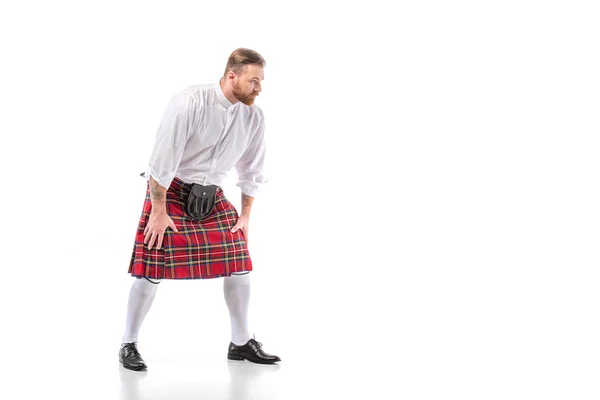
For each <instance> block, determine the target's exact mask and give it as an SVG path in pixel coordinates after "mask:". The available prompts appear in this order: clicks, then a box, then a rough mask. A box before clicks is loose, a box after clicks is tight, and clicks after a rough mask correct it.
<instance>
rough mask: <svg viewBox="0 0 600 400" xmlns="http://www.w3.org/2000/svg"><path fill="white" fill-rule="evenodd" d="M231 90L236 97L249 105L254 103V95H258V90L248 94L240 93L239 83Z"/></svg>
mask: <svg viewBox="0 0 600 400" xmlns="http://www.w3.org/2000/svg"><path fill="white" fill-rule="evenodd" d="M232 92H233V95H234V96H235V98H236V99H238V100H239V101H241V102H242V103H244V104H245V105H247V106H251V105H252V104H253V103H254V99H256V96H258V92H253V93H250V94H244V93H242V92H241V90H240V88H239V85H237V84H236V85H235V86H234V87H233V91H232Z"/></svg>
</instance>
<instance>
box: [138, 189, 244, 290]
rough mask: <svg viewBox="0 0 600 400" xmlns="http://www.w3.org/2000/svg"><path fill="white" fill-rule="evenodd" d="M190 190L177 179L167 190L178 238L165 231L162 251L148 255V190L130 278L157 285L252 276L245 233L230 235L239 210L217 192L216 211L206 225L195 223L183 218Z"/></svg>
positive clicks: (150, 203) (205, 221) (207, 219)
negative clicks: (169, 281) (240, 274)
mask: <svg viewBox="0 0 600 400" xmlns="http://www.w3.org/2000/svg"><path fill="white" fill-rule="evenodd" d="M190 186H191V185H190V184H186V183H184V182H183V181H181V180H180V179H179V178H175V179H174V180H173V182H172V183H171V186H170V187H169V189H168V190H167V213H168V214H169V216H170V217H171V218H172V219H173V222H174V223H175V226H176V227H177V230H178V231H179V232H177V233H176V232H174V231H173V230H172V229H171V228H167V229H166V231H165V234H164V238H163V245H162V246H161V248H160V249H158V250H157V249H156V245H154V246H153V247H152V250H148V246H147V245H144V229H146V224H147V223H148V219H149V218H150V211H151V210H152V202H151V200H150V187H149V185H148V187H147V189H146V200H145V201H144V208H143V210H142V216H141V217H140V222H139V225H138V229H137V233H136V235H135V245H134V248H133V254H132V256H131V262H130V264H129V271H128V272H129V273H130V274H131V275H132V276H136V277H147V278H151V279H152V278H154V279H205V278H218V277H222V276H229V275H231V274H232V273H238V272H245V271H252V260H251V259H250V253H249V252H248V246H247V245H246V240H245V238H244V234H243V233H242V231H241V230H238V231H237V232H235V233H231V228H233V226H234V225H235V223H236V222H237V219H238V213H237V210H236V209H235V207H234V206H233V205H232V204H231V203H230V202H229V200H227V198H226V197H225V195H224V193H223V189H222V188H221V187H219V188H218V190H217V198H216V204H215V209H214V210H213V212H212V213H211V214H210V215H209V216H208V217H207V218H205V219H204V220H202V221H194V220H192V219H191V218H190V217H188V216H187V215H186V214H185V212H184V199H185V196H187V193H189V190H190Z"/></svg>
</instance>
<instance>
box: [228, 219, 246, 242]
mask: <svg viewBox="0 0 600 400" xmlns="http://www.w3.org/2000/svg"><path fill="white" fill-rule="evenodd" d="M249 228H250V217H248V216H247V215H243V214H242V215H241V216H240V217H239V218H238V220H237V222H236V224H235V225H234V226H233V228H231V232H234V233H235V232H237V231H238V230H240V229H241V230H242V233H243V234H244V238H245V239H246V244H248V229H249Z"/></svg>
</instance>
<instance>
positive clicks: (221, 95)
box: [215, 82, 233, 108]
mask: <svg viewBox="0 0 600 400" xmlns="http://www.w3.org/2000/svg"><path fill="white" fill-rule="evenodd" d="M215 91H216V92H217V100H219V103H221V105H222V106H223V107H225V108H229V107H231V106H232V105H233V104H232V103H231V102H230V101H229V100H228V99H227V97H225V94H224V93H223V90H222V89H221V84H220V83H219V82H217V83H216V84H215Z"/></svg>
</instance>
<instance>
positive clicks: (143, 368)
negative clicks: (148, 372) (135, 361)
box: [119, 360, 147, 371]
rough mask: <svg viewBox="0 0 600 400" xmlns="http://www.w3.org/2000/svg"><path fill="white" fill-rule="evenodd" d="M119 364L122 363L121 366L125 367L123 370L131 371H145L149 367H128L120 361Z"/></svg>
mask: <svg viewBox="0 0 600 400" xmlns="http://www.w3.org/2000/svg"><path fill="white" fill-rule="evenodd" d="M119 362H120V363H121V365H122V366H123V368H125V369H129V370H131V371H143V370H145V369H146V368H147V367H128V366H126V365H125V364H123V361H121V360H119Z"/></svg>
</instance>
